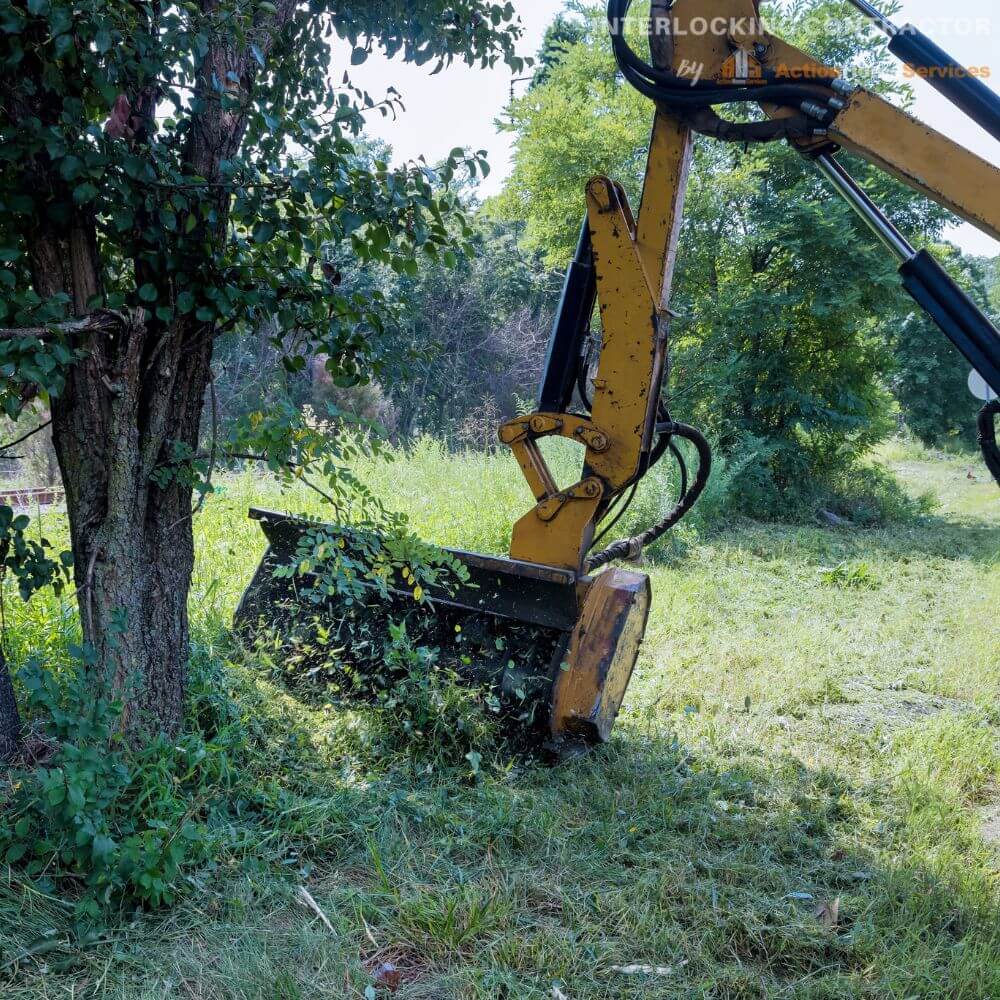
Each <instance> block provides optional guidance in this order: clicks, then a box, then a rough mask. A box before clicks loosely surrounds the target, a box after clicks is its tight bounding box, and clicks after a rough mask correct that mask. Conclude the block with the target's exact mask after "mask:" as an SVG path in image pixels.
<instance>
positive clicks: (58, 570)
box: [0, 505, 73, 607]
mask: <svg viewBox="0 0 1000 1000" xmlns="http://www.w3.org/2000/svg"><path fill="white" fill-rule="evenodd" d="M30 525H31V518H29V517H28V516H27V515H26V514H20V515H18V516H15V515H14V511H13V510H12V509H11V508H10V507H7V506H4V505H0V586H2V585H3V582H4V577H5V576H6V574H7V573H8V572H9V573H11V574H13V576H14V579H15V580H16V581H17V589H18V593H19V594H20V595H21V599H22V600H25V601H26V600H28V599H29V598H30V597H31V596H32V595H33V594H35V593H36V592H37V591H39V590H41V589H42V588H43V587H49V586H51V587H53V588H54V590H55V592H56V593H57V594H58V593H61V592H62V589H63V587H64V585H65V583H66V580H67V577H68V575H69V571H70V569H71V567H72V565H73V555H72V553H70V552H63V553H61V554H60V555H59V556H58V557H55V558H53V555H52V545H51V544H50V542H49V541H48V539H46V538H45V537H44V536H43V537H40V538H39V539H38V540H35V539H34V538H30V537H28V535H26V534H25V532H26V531H27V530H28V528H29V527H30ZM0 607H2V603H0Z"/></svg>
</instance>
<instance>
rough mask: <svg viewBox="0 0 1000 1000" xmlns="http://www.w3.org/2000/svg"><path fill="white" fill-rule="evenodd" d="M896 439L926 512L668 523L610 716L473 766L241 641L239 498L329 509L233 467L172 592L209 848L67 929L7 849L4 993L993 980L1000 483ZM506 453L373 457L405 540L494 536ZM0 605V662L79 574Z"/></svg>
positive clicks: (451, 990) (510, 508) (518, 495)
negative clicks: (812, 523) (174, 890)
mask: <svg viewBox="0 0 1000 1000" xmlns="http://www.w3.org/2000/svg"><path fill="white" fill-rule="evenodd" d="M886 457H887V458H888V460H889V461H890V463H891V464H892V466H893V467H894V468H895V469H896V470H897V471H898V472H899V474H900V475H901V477H902V479H903V481H904V482H905V483H906V484H907V486H908V488H909V489H910V491H911V493H913V494H914V495H917V494H921V493H926V492H928V491H930V492H931V493H933V494H934V495H935V496H936V497H938V498H939V506H938V508H937V509H936V511H934V512H933V513H930V514H925V515H922V516H919V517H911V518H910V519H908V520H906V521H903V522H901V523H899V524H897V525H895V526H892V527H886V528H880V529H868V530H863V529H859V528H850V527H841V528H824V527H819V526H816V527H803V526H773V525H771V526H764V525H761V524H757V523H753V522H749V521H744V522H739V523H726V524H720V523H718V522H717V523H716V525H715V526H714V527H711V528H710V527H709V526H708V525H707V524H706V522H705V521H702V522H700V523H696V525H695V527H693V528H688V529H685V530H683V531H682V532H681V533H680V534H679V536H678V537H677V539H676V540H674V541H673V542H672V543H671V544H670V545H668V546H666V547H664V549H663V550H662V551H660V552H659V553H658V554H657V557H656V559H657V561H656V563H655V565H652V566H651V567H650V571H651V573H652V576H653V583H654V587H655V592H656V601H655V607H654V613H653V619H652V624H651V628H650V632H649V635H648V639H647V642H646V645H645V649H644V653H643V656H642V660H641V664H640V668H639V672H638V676H637V678H636V681H635V682H634V684H633V686H632V689H631V692H630V696H629V700H628V705H627V710H626V713H625V716H624V718H623V719H622V722H621V724H620V726H619V728H618V730H617V735H616V738H615V740H614V742H613V743H612V744H611V745H610V746H609V747H607V748H606V749H603V750H601V751H599V752H595V753H593V754H592V755H590V756H588V757H586V758H584V759H581V760H577V761H574V762H571V763H568V764H565V765H563V766H561V767H559V768H557V769H544V768H540V767H531V768H525V767H522V766H520V765H511V766H509V767H506V768H503V767H500V766H497V765H496V764H495V763H494V762H483V766H482V768H480V773H479V774H478V775H475V774H473V773H472V770H473V768H471V767H469V766H446V765H444V764H443V763H442V762H441V761H440V760H438V759H436V758H435V757H434V755H433V753H432V752H428V751H427V750H426V749H425V750H424V751H422V752H421V753H420V754H419V755H418V754H415V753H408V752H407V751H406V750H405V749H404V748H403V747H404V744H403V743H402V741H399V740H395V741H393V740H391V739H388V740H387V739H386V734H385V733H384V731H382V732H380V731H379V727H382V728H383V729H384V726H385V719H384V718H382V719H381V720H376V719H375V717H374V715H373V713H372V712H370V711H367V710H357V709H349V708H344V707H340V706H336V705H333V704H328V705H324V704H322V703H319V704H317V703H316V702H315V701H312V702H304V701H301V700H298V699H297V698H295V697H294V696H293V695H292V694H291V693H289V692H288V691H287V690H285V689H283V688H282V687H281V686H279V685H278V684H276V682H275V681H274V679H273V677H272V676H271V675H270V674H269V673H268V672H267V671H266V670H264V669H262V668H261V667H260V665H259V664H258V663H255V662H254V661H253V659H252V658H251V659H249V660H247V659H246V658H241V657H239V656H237V655H236V653H235V651H234V648H233V645H232V643H231V641H230V639H229V637H228V634H227V625H228V622H229V620H230V617H231V614H232V611H233V608H234V606H235V602H236V601H237V599H238V597H239V594H240V592H241V590H242V588H243V587H244V585H245V584H246V582H247V580H248V578H249V576H250V574H251V573H252V571H253V568H254V565H255V561H256V560H257V559H258V558H259V556H260V554H261V551H262V548H263V538H262V536H261V535H260V533H259V529H258V528H257V526H256V525H254V524H251V523H250V522H248V521H247V519H246V508H247V507H248V506H250V505H251V504H257V505H262V506H273V507H284V508H292V509H299V510H303V509H312V510H314V511H318V510H319V509H320V508H319V507H316V506H315V505H313V504H312V501H311V500H308V499H307V497H306V495H305V494H302V495H298V494H295V495H292V496H285V497H282V496H281V495H280V494H278V492H277V491H276V490H275V489H273V488H271V487H270V486H269V485H268V484H267V483H266V482H264V481H263V480H262V479H261V477H259V476H257V477H253V476H249V475H248V476H244V477H241V478H238V479H236V478H234V479H231V480H227V481H226V482H225V484H224V489H222V490H221V491H220V492H219V493H218V494H217V495H216V496H214V497H212V498H210V499H209V501H208V503H207V504H206V506H205V509H204V511H203V512H202V513H201V514H200V515H199V517H198V520H197V524H196V532H197V536H198V539H199V551H200V559H199V565H198V570H197V579H196V582H195V589H194V596H193V599H192V605H191V611H192V618H193V623H194V631H195V637H196V649H195V663H194V666H193V677H194V693H193V697H192V701H193V707H192V727H198V728H199V731H201V732H203V733H204V734H206V736H205V738H206V744H205V745H206V746H207V747H208V748H209V752H210V753H212V752H214V749H213V748H216V749H217V748H218V747H219V746H223V747H224V745H225V744H226V740H227V739H230V738H231V736H232V734H233V733H234V732H239V733H241V734H242V736H241V741H242V742H241V743H240V748H239V749H238V750H234V751H233V758H232V759H233V765H234V766H233V768H232V770H227V769H226V768H225V767H218V768H216V769H215V770H214V771H213V772H212V774H211V776H210V778H208V779H206V784H205V786H204V789H203V790H202V792H201V793H200V794H201V796H202V797H201V799H199V800H198V801H195V802H193V804H192V816H195V818H196V814H198V815H200V814H201V813H202V812H204V811H206V810H209V807H210V806H212V805H219V804H222V805H224V806H225V808H224V810H220V811H218V812H216V813H215V815H216V820H215V823H216V825H215V827H214V828H213V830H212V831H211V834H212V837H213V838H214V839H213V840H212V843H213V845H215V846H214V847H213V850H212V853H211V857H209V858H207V859H205V860H204V861H203V862H202V863H200V864H199V865H197V866H194V867H191V868H188V869H185V874H184V876H183V878H182V879H181V884H180V886H179V899H178V901H177V902H176V904H175V905H174V906H173V907H172V908H169V909H164V910H162V911H159V912H148V913H142V914H135V915H132V914H125V915H123V916H121V917H120V918H116V919H114V920H112V921H111V922H110V923H109V924H108V925H107V927H106V928H105V929H104V930H102V932H101V933H100V934H99V935H97V936H95V937H94V938H92V939H90V940H87V939H83V940H81V939H80V938H78V937H74V936H73V935H72V934H71V933H70V932H69V915H68V912H67V907H66V905H65V904H64V903H63V902H61V901H60V900H61V899H62V898H63V897H64V895H65V892H64V890H66V888H67V887H66V886H64V885H62V884H60V883H59V882H58V881H53V880H50V881H48V882H46V881H44V880H43V881H41V882H38V881H36V882H34V883H31V882H28V881H27V880H25V879H24V878H23V877H22V876H21V875H19V874H17V873H14V872H12V871H11V870H10V869H6V870H5V871H6V873H5V874H4V875H3V878H2V880H0V996H3V997H4V998H5V1000H7V998H9V1000H25V998H28V997H31V998H36V997H38V998H41V997H45V998H56V997H109V998H110V997H122V998H126V997H127V998H130V1000H132V998H136V1000H138V998H153V997H195V998H213V1000H216V998H219V1000H221V998H261V1000H293V998H299V997H301V998H314V997H359V998H360V997H372V996H376V997H388V996H390V995H393V993H392V990H393V989H395V990H396V991H397V992H395V995H396V996H399V997H401V998H411V1000H412V998H427V1000H430V998H435V1000H437V998H442V1000H443V998H462V1000H473V998H482V1000H487V998H489V1000H494V998H509V1000H522V998H524V1000H529V998H537V1000H541V998H559V997H565V998H568V1000H599V998H600V1000H619V998H622V1000H624V998H643V1000H653V998H661V997H662V998H666V997H671V998H673V997H685V998H688V997H690V998H695V997H703V998H720V1000H721V998H737V997H741V998H742V997H747V998H750V997H795V998H820V997H822V998H830V1000H843V998H849V997H870V998H883V997H898V998H901V1000H902V998H909V997H940V998H970V1000H971V998H977V1000H985V998H987V997H997V996H1000V885H998V875H1000V781H998V778H1000V728H998V726H1000V669H998V667H1000V616H998V612H1000V504H998V496H997V491H996V487H995V486H994V485H993V484H992V483H991V482H988V481H987V476H986V473H985V472H984V471H982V470H980V468H979V467H978V466H975V467H974V474H975V475H976V476H978V481H976V480H975V479H970V478H969V468H970V463H971V460H970V459H966V460H963V459H959V458H948V457H944V456H931V455H928V454H926V453H923V452H920V451H915V450H913V449H907V448H903V447H901V446H897V447H895V448H894V449H893V450H892V451H889V452H887V453H886ZM511 465H512V463H510V462H509V460H507V459H500V458H498V459H490V458H482V457H473V456H470V457H467V458H464V459H460V460H455V461H449V460H447V459H446V458H445V457H444V456H443V455H442V454H441V453H439V452H437V451H435V450H434V449H433V448H432V447H430V446H424V447H423V449H422V450H421V451H420V452H418V454H417V455H416V456H413V457H411V458H409V459H403V460H400V461H399V462H397V463H394V464H393V465H392V466H389V467H383V466H373V467H372V468H371V469H369V470H367V472H366V478H367V479H368V480H369V481H370V482H371V483H372V484H373V485H375V486H376V487H377V489H378V492H379V493H380V494H381V495H383V496H385V497H386V498H387V499H389V500H390V501H391V502H392V503H393V504H394V505H395V506H397V507H399V508H400V509H402V510H404V511H405V512H406V513H408V514H409V515H410V517H411V518H412V521H413V525H414V527H415V529H416V530H417V532H418V533H420V534H422V535H424V536H425V537H427V538H428V539H430V540H432V541H435V542H439V543H443V544H456V545H461V546H462V547H465V548H478V549H482V550H487V551H499V550H501V549H502V547H503V543H504V540H505V538H506V536H507V534H508V532H509V529H510V525H511V523H512V521H513V519H514V517H515V516H516V515H517V513H518V512H520V511H523V510H524V509H526V506H527V495H526V492H525V491H524V488H523V486H522V485H521V484H520V483H519V481H518V479H517V476H516V475H515V471H516V470H512V469H511V468H510V466H511ZM724 473H725V470H723V475H724ZM660 485H661V486H662V485H665V484H663V483H661V484H660ZM661 503H662V500H660V499H658V497H657V496H656V494H655V491H651V492H648V493H647V494H646V495H645V496H644V497H643V498H642V500H641V501H640V503H639V504H638V506H637V510H636V513H635V515H634V517H635V518H636V519H637V520H639V521H641V520H642V519H644V518H646V517H648V516H650V515H653V514H656V513H658V510H659V505H660V504H661ZM712 503H713V500H712V498H711V497H710V498H709V507H711V504H712ZM48 528H49V530H51V531H58V530H59V528H58V525H57V524H55V523H51V521H50V524H49V525H48ZM7 617H8V624H9V626H10V629H11V631H10V647H11V652H12V653H13V656H14V659H15V660H16V661H17V662H21V661H22V660H24V659H25V658H26V657H27V656H28V654H29V652H33V653H36V654H38V653H40V654H41V655H42V656H43V658H45V660H46V662H47V663H49V664H51V665H53V666H54V668H55V669H59V666H60V665H61V664H64V663H65V662H66V658H67V654H66V647H67V644H68V643H69V642H70V641H71V640H72V638H73V635H74V632H75V624H74V617H73V613H72V607H71V604H70V603H69V602H66V601H64V602H62V603H60V602H59V601H58V600H56V599H54V598H53V599H50V600H48V601H47V602H46V601H44V600H41V601H36V602H35V603H34V604H33V605H31V606H30V607H28V608H25V607H24V606H21V605H19V604H17V602H16V601H14V600H13V598H12V595H11V594H10V593H8V594H7ZM234 706H235V707H234ZM386 747H394V749H392V750H391V752H390V751H389V750H386ZM487 763H490V764H493V766H486V764H487ZM177 780H178V781H180V780H181V778H178V779H177ZM223 816H224V817H225V819H224V821H223V819H221V818H220V817H223ZM302 888H305V889H306V890H307V892H308V894H309V896H310V897H311V899H312V900H313V901H314V902H315V904H316V905H317V907H318V909H319V910H320V911H321V912H322V914H323V916H322V917H320V916H319V915H318V914H317V912H316V911H315V910H314V909H313V908H312V907H311V906H310V905H308V904H307V903H306V902H304V901H303V900H304V897H303V896H302V895H301V893H300V890H301V889H302ZM386 963H389V964H390V965H391V966H392V967H393V968H394V970H395V971H387V969H386V967H385V966H386Z"/></svg>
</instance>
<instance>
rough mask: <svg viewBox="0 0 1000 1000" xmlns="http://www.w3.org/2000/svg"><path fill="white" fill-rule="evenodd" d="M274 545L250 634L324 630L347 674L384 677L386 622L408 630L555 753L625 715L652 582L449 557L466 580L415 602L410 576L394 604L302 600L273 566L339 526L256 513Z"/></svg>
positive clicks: (241, 616)
mask: <svg viewBox="0 0 1000 1000" xmlns="http://www.w3.org/2000/svg"><path fill="white" fill-rule="evenodd" d="M250 516H251V518H253V519H255V520H257V521H259V522H260V525H261V527H262V528H263V530H264V533H265V535H266V536H267V540H268V543H269V545H268V549H267V552H266V553H265V555H264V559H263V561H262V562H261V565H260V567H259V568H258V570H257V573H256V575H255V576H254V578H253V580H252V582H251V583H250V586H249V587H248V588H247V591H246V593H245V594H244V596H243V599H242V601H241V602H240V606H239V609H238V611H237V614H236V624H237V628H238V629H239V631H240V632H241V634H243V635H244V636H247V637H250V636H253V635H255V634H260V633H261V630H273V631H274V632H275V633H278V634H281V633H284V634H286V635H287V634H289V633H290V632H291V631H293V630H294V628H295V625H296V622H295V618H296V616H300V618H301V619H303V620H314V621H317V622H322V623H324V624H325V626H326V628H325V632H326V633H327V635H326V638H325V640H324V641H325V643H326V645H327V647H328V649H335V650H336V655H337V657H338V659H339V660H340V663H341V667H342V668H346V669H348V670H349V671H364V670H376V671H377V670H378V668H379V666H380V665H381V663H382V662H384V657H385V655H386V648H387V644H388V639H389V630H388V627H387V626H388V623H389V622H396V623H399V622H405V623H406V624H407V625H408V627H409V628H410V629H411V630H412V632H413V634H414V636H416V637H417V638H418V640H419V642H420V644H421V645H428V646H432V647H436V648H438V649H439V650H440V653H441V656H442V659H443V660H444V661H445V662H447V663H448V665H450V666H453V667H454V669H455V670H456V672H457V673H458V674H459V676H460V677H462V679H463V680H465V681H468V682H469V683H470V684H475V685H481V686H484V687H486V688H488V689H489V690H490V691H491V692H492V693H493V694H494V695H495V697H496V700H497V702H498V703H500V704H502V705H503V706H504V715H505V716H507V717H508V718H514V719H515V720H516V721H517V722H518V723H520V724H521V725H520V726H519V728H520V729H521V731H522V732H523V733H524V734H525V735H526V736H528V738H529V740H530V741H531V742H535V743H539V744H551V745H553V746H555V747H557V748H558V747H561V746H566V745H579V744H596V743H601V742H604V741H606V740H607V739H608V738H609V737H610V735H611V730H612V727H613V726H614V723H615V719H616V717H617V715H618V712H619V709H620V708H621V704H622V700H623V698H624V696H625V691H626V688H627V687H628V683H629V680H630V679H631V676H632V671H633V668H634V667H635V663H636V658H637V656H638V653H639V646H640V643H641V641H642V637H643V634H644V632H645V629H646V622H647V618H648V615H649V607H650V600H651V593H650V586H649V580H648V578H647V577H646V576H644V575H642V574H639V573H633V572H627V571H624V570H620V569H610V570H607V571H605V572H603V573H601V574H600V575H598V576H596V577H588V576H584V575H582V574H578V573H576V572H574V571H572V570H568V569H559V568H554V567H551V566H542V565H537V564H532V563H524V562H516V561H513V560H509V559H499V558H496V557H493V556H483V555H476V554H473V553H468V552H458V551H453V550H452V551H450V554H451V555H452V556H454V557H455V558H456V559H457V560H459V561H460V562H461V563H462V564H463V565H464V566H465V567H466V569H467V570H468V576H469V578H468V581H466V582H464V583H462V584H461V585H460V586H457V587H444V586H442V588H441V589H438V590H437V591H436V592H429V593H428V594H427V595H426V597H427V598H429V601H427V602H425V603H424V604H421V605H417V604H415V603H414V600H413V594H412V587H410V586H407V585H406V583H405V582H404V581H402V580H398V581H394V582H393V583H392V584H391V585H390V587H389V597H388V600H386V598H385V597H384V596H383V595H382V594H381V593H379V592H377V591H376V590H375V589H374V588H372V589H371V590H370V591H366V596H365V597H363V598H362V599H361V600H353V599H352V600H351V601H349V602H345V601H343V600H342V599H339V598H327V599H324V601H323V602H322V603H321V604H319V605H315V604H310V603H308V602H307V603H305V604H303V602H302V601H301V599H300V597H299V595H298V594H297V591H299V590H300V589H301V587H302V586H303V582H304V581H302V580H301V578H300V579H299V580H298V581H296V580H294V579H289V578H286V577H283V576H280V575H279V576H276V575H275V572H274V571H275V569H277V568H278V567H281V566H287V565H290V564H294V562H295V560H296V552H297V551H298V550H299V543H300V540H301V539H302V538H303V536H304V535H305V534H306V533H307V532H315V531H316V530H317V528H319V529H320V530H323V529H324V527H325V528H326V530H328V531H330V532H331V533H332V534H338V532H337V529H336V527H335V526H322V525H317V523H316V522H314V521H310V520H304V519H299V518H294V517H290V516H287V515H283V514H277V513H273V512H270V511H263V510H253V511H251V514H250Z"/></svg>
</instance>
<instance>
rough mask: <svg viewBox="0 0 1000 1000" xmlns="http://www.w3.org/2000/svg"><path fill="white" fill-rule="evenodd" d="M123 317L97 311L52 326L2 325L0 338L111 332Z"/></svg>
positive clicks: (16, 338)
mask: <svg viewBox="0 0 1000 1000" xmlns="http://www.w3.org/2000/svg"><path fill="white" fill-rule="evenodd" d="M121 326H122V318H121V316H119V315H118V314H117V313H112V312H104V311H101V312H95V313H91V315H90V316H85V317H84V318H83V319H74V320H69V321H68V322H66V323H53V324H52V325H51V326H14V327H0V340H24V339H27V338H30V337H33V338H34V339H35V340H41V341H46V340H53V339H55V338H56V337H60V336H63V337H66V336H73V335H75V334H80V333H100V332H111V331H112V330H117V329H120V328H121Z"/></svg>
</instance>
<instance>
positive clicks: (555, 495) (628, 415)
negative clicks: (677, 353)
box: [500, 114, 692, 571]
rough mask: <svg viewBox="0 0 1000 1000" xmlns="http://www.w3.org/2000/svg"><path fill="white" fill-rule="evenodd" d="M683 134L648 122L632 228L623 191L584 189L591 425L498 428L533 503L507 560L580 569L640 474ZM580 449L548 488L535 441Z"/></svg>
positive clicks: (658, 367) (541, 420)
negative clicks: (589, 257) (571, 475)
mask: <svg viewBox="0 0 1000 1000" xmlns="http://www.w3.org/2000/svg"><path fill="white" fill-rule="evenodd" d="M691 148H692V147H691V133H690V130H689V129H687V128H686V127H685V126H683V125H681V124H680V123H679V122H678V121H677V120H676V119H675V118H672V117H671V116H669V115H667V114H658V115H657V118H656V123H655V125H654V128H653V137H652V140H651V143H650V155H649V165H648V168H647V173H646V184H645V189H644V194H643V201H642V208H641V211H640V215H639V220H638V223H637V222H636V220H635V219H634V217H633V215H632V210H631V208H630V207H629V204H628V199H627V198H626V196H625V192H624V191H623V190H622V188H621V187H620V186H619V185H617V184H615V183H614V182H613V181H611V180H609V179H608V178H606V177H596V178H594V179H593V180H592V181H591V182H590V183H589V184H588V185H587V214H588V220H589V226H590V236H591V243H592V247H593V255H594V268H595V271H596V274H597V289H598V301H599V303H600V310H601V330H602V347H601V356H600V363H599V365H598V370H597V374H596V377H595V379H594V399H593V407H592V412H591V418H590V420H583V419H581V418H579V417H576V416H573V415H570V414H537V413H536V414H531V415H529V416H527V417H522V418H518V419H517V420H513V421H510V422H509V423H507V424H505V425H504V426H503V427H502V428H501V431H500V439H501V441H503V442H504V443H505V444H508V445H509V446H510V447H511V448H512V450H513V452H514V454H515V456H516V457H517V459H518V462H519V463H520V465H521V469H522V471H523V472H524V475H525V478H526V479H527V481H528V484H529V486H530V487H531V489H532V492H533V493H534V496H535V499H536V500H537V501H538V503H537V506H536V507H535V509H534V510H532V511H530V512H529V513H528V514H527V515H525V516H524V517H523V518H521V520H520V521H518V523H517V525H516V526H515V528H514V536H513V540H512V543H511V552H510V554H511V558H512V559H516V560H521V561H524V562H532V563H541V564H544V565H547V566H559V567H563V568H566V569H572V570H575V571H581V570H582V569H583V567H584V563H585V560H586V556H587V553H588V551H589V549H590V546H591V543H592V541H593V538H594V530H595V526H596V523H597V520H598V518H599V517H600V516H601V515H602V514H603V513H604V512H605V511H606V510H607V508H608V507H609V506H610V504H611V503H612V501H613V500H614V499H615V497H617V496H618V495H620V494H621V492H622V491H623V490H625V489H627V488H628V487H629V486H631V485H632V483H634V482H635V481H636V480H637V479H638V478H640V477H641V476H642V474H643V472H644V462H645V460H646V458H647V457H648V455H649V452H650V449H651V447H652V438H653V431H654V428H655V424H656V416H657V410H658V406H659V400H660V383H661V381H662V377H663V367H664V363H665V358H666V349H667V340H666V337H667V328H668V325H669V315H670V314H669V309H668V306H669V301H670V289H671V284H672V281H673V271H674V262H675V259H676V254H677V241H678V237H679V235H680V225H681V219H682V215H683V208H684V196H685V193H686V189H687V180H688V174H689V171H690V163H691ZM553 435H555V436H561V437H566V438H570V439H572V440H575V441H578V442H579V443H581V444H584V445H585V446H586V449H587V450H586V460H585V472H584V478H583V479H582V480H581V481H580V482H579V483H577V484H575V485H574V486H571V487H570V488H568V489H566V490H559V489H558V488H557V487H556V486H555V484H554V482H553V480H552V475H551V473H550V471H549V469H548V467H547V466H546V464H545V461H544V458H543V457H542V454H541V451H540V450H539V448H538V446H537V443H536V442H537V440H538V439H539V438H542V437H546V436H553Z"/></svg>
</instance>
